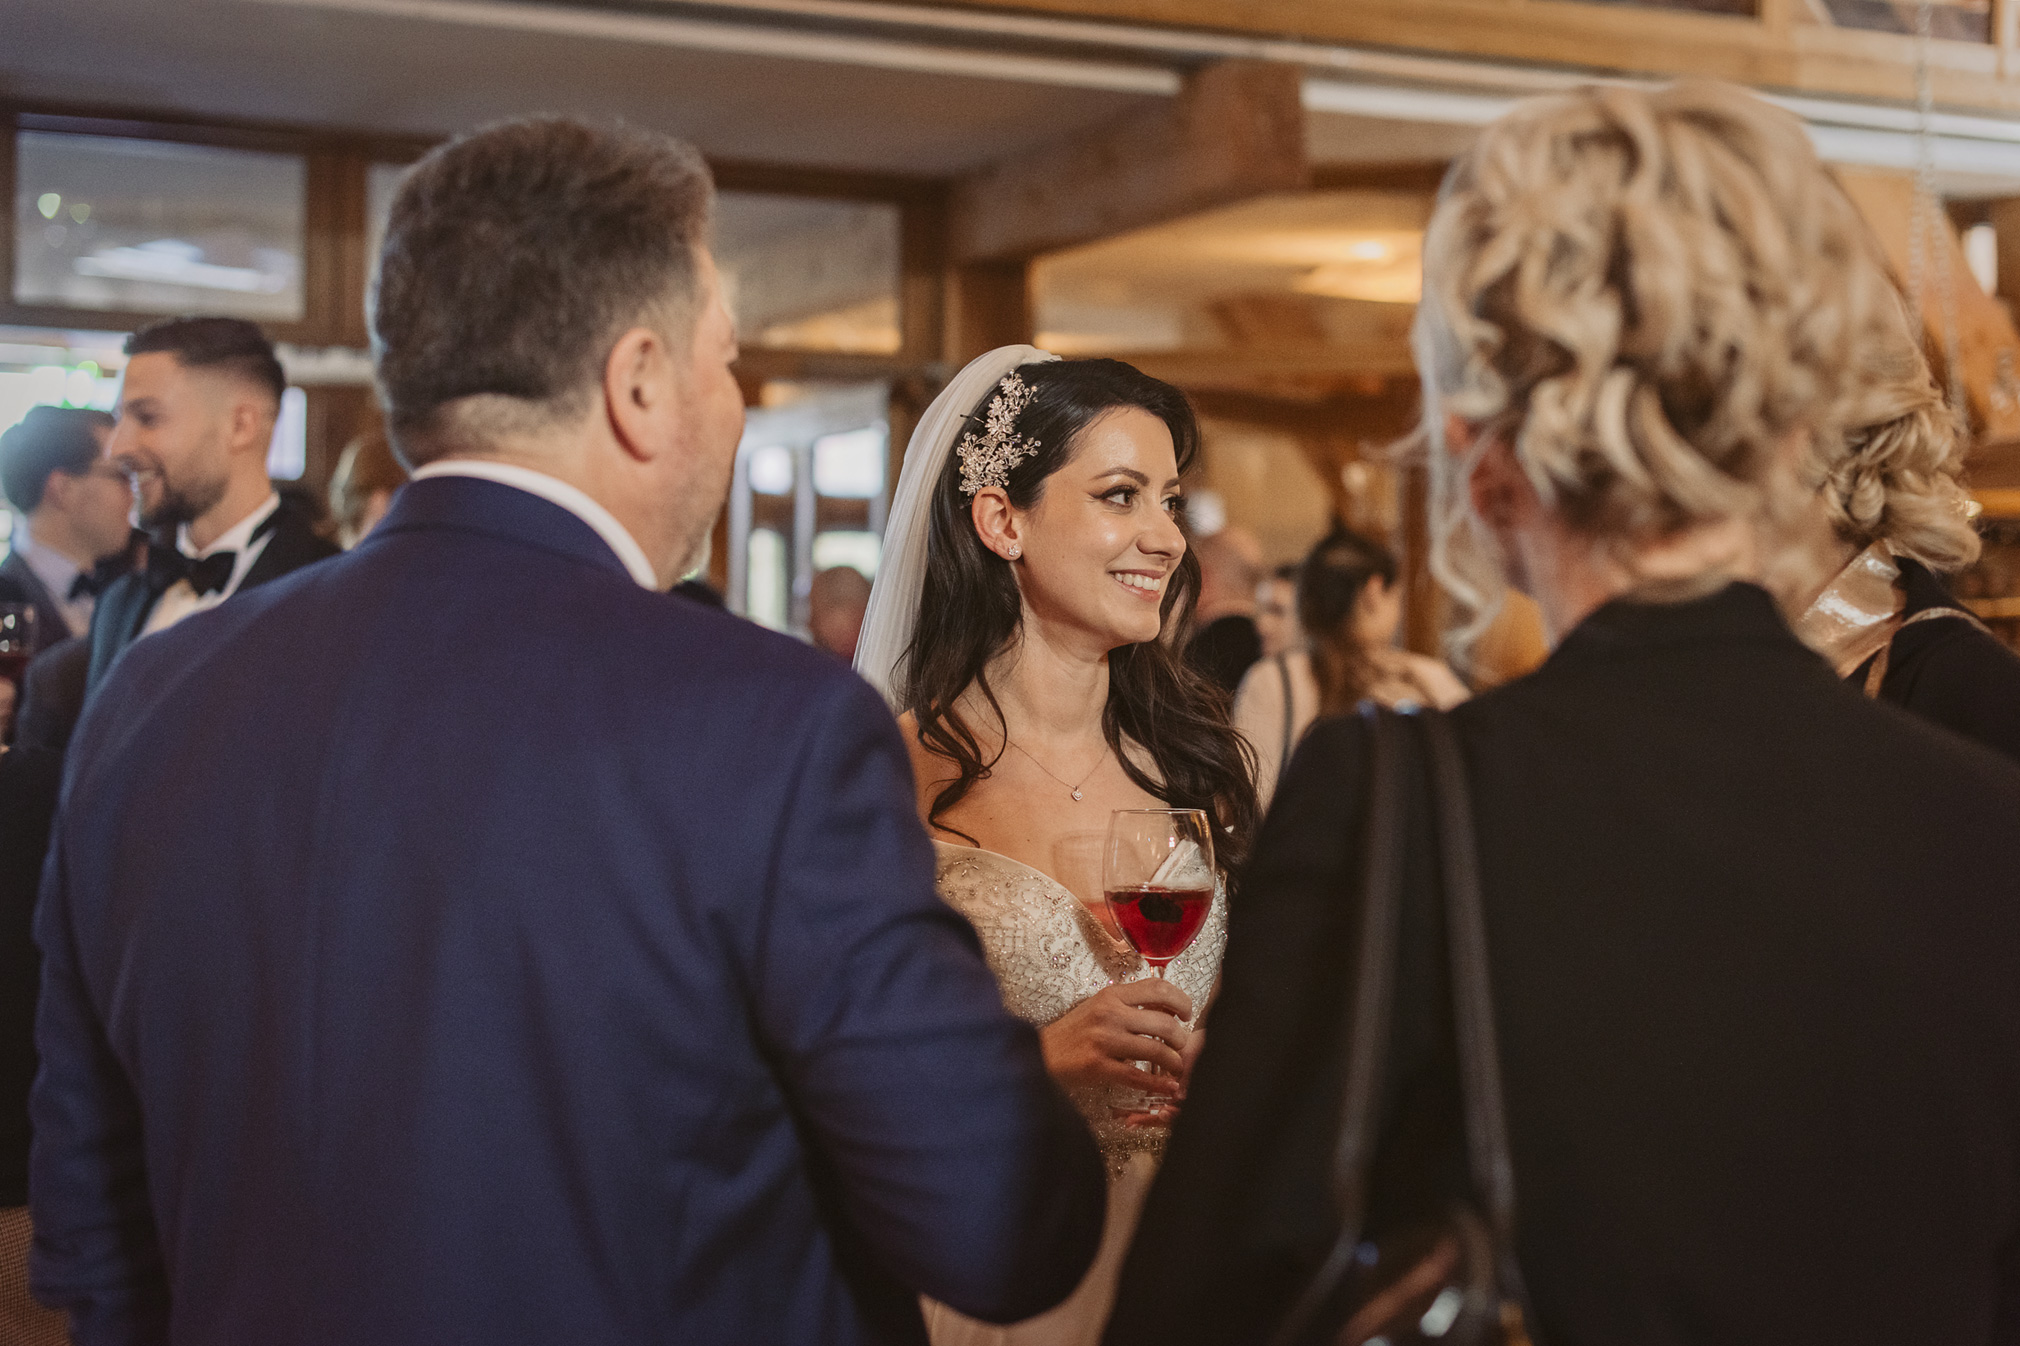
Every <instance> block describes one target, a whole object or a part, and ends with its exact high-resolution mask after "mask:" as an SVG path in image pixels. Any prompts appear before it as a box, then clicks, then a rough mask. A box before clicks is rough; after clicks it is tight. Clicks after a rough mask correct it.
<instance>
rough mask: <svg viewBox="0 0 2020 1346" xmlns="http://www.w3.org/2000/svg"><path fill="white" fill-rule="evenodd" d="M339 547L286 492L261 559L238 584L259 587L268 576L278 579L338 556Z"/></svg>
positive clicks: (275, 515)
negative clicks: (288, 497)
mask: <svg viewBox="0 0 2020 1346" xmlns="http://www.w3.org/2000/svg"><path fill="white" fill-rule="evenodd" d="M338 551H339V548H338V547H337V545H336V544H335V543H333V542H331V541H329V540H328V539H326V538H323V537H320V536H318V535H317V533H316V530H315V529H314V528H313V527H311V526H310V524H309V521H308V520H307V519H306V518H304V517H302V514H301V512H300V511H299V510H297V509H296V508H295V507H294V506H292V505H291V504H290V503H289V502H288V500H287V498H286V497H285V496H283V497H282V498H281V503H280V508H279V509H278V510H276V511H275V514H274V527H273V531H272V532H271V533H270V534H268V537H267V545H266V546H265V547H264V548H262V549H261V551H260V554H259V559H257V560H255V561H254V562H253V563H252V568H251V569H250V570H248V571H246V574H245V578H244V579H243V580H241V581H240V582H239V586H238V587H239V589H240V590H245V589H252V588H257V587H258V586H259V585H262V584H265V583H266V582H267V581H268V580H277V579H279V578H280V577H281V576H283V575H285V574H287V573H288V572H290V571H294V570H300V569H301V568H302V567H303V566H305V565H310V564H312V563H314V562H316V561H321V560H325V559H327V558H328V557H331V556H335V555H336V554H337V552H338Z"/></svg>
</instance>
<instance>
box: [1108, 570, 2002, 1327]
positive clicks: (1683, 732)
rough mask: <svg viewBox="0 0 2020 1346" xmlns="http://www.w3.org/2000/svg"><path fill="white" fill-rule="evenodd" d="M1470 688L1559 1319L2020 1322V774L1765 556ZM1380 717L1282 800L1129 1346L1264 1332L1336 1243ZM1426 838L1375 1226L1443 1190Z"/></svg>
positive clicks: (1542, 1246)
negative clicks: (1813, 646) (1845, 663)
mask: <svg viewBox="0 0 2020 1346" xmlns="http://www.w3.org/2000/svg"><path fill="white" fill-rule="evenodd" d="M1453 715H1454V720H1455V724H1456V727H1457V729H1458V732H1459V737H1460V740H1461V743H1462V746H1463V750H1464V752H1465V756H1466V759H1467V767H1468V774H1469V777H1470V780H1471V783H1472V787H1473V790H1474V792H1475V804H1476V809H1477V822H1478V834H1479V845H1480V858H1481V867H1482V871H1483V874H1484V899H1485V904H1486V914H1487V924H1488V938H1489V943H1490V947H1491V963H1492V975H1493V978H1494V992H1495V1005H1496V1015H1497V1019H1498V1023H1499V1029H1500V1033H1501V1048H1502V1060H1503V1065H1504V1074H1505V1077H1506V1085H1507V1094H1508V1110H1509V1119H1510V1132H1511V1139H1512V1146H1513V1155H1514V1162H1515V1179H1516V1188H1517V1199H1518V1204H1519V1230H1518V1243H1519V1255H1520V1258H1521V1262H1522V1265H1523V1269H1524V1271H1525V1272H1526V1273H1527V1276H1528V1282H1529V1285H1530V1288H1531V1290H1532V1292H1533V1296H1534V1302H1535V1308H1536V1310H1537V1313H1538V1318H1539V1320H1540V1327H1541V1332H1540V1334H1539V1340H1541V1341H1544V1342H1547V1343H1549V1346H1677V1344H1680V1343H1686V1342H1687V1343H1693V1346H1717V1344H1719V1343H1732V1344H1733V1346H1739V1344H1741V1343H1744V1344H1745V1346H1764V1344H1765V1343H1775V1346H1826V1344H1828V1346H1860V1344H1862V1343H1872V1346H1883V1344H1885V1346H1895V1344H1897V1343H1902V1342H1914V1343H1916V1346H1990V1344H1991V1343H2000V1344H2001V1346H2003V1344H2004V1343H2010V1342H2014V1341H2020V871H2016V868H2015V865H2014V862H2013V859H2012V847H2013V845H2014V841H2015V838H2016V837H2020V769H2016V768H2015V766H2014V765H2013V764H2012V763H2011V762H2009V761H2008V760H2007V759H2005V758H2004V757H2002V756H2000V755H1998V754H1995V753H1993V752H1990V751H1988V750H1986V749H1984V748H1982V747H1979V746H1978V745H1976V744H1972V743H1968V742H1965V741H1963V740H1960V739H1957V738H1955V737H1954V736H1952V735H1950V734H1947V733H1944V732H1942V731H1940V730H1938V729H1935V728H1933V727H1931V726H1929V725H1928V724H1926V723H1924V722H1922V721H1920V720H1918V719H1916V718H1914V717H1912V716H1909V715H1906V714H1903V713H1902V712H1901V711H1899V710H1897V709H1895V708H1894V707H1891V706H1887V705H1882V704H1878V703H1875V702H1872V701H1868V700H1866V699H1865V698H1864V697H1863V696H1861V695H1860V694H1859V693H1858V692H1857V691H1855V690H1854V689H1852V688H1851V687H1848V686H1846V685H1844V684H1843V683H1841V682H1839V681H1838V680H1837V679H1835V678H1833V677H1832V676H1831V673H1830V671H1829V669H1828V668H1827V667H1826V666H1825V665H1824V664H1823V663H1822V662H1821V661H1820V660H1819V659H1817V658H1816V657H1815V656H1814V655H1812V654H1811V653H1810V652H1809V651H1808V650H1806V649H1804V648H1803V646H1801V645H1800V644H1799V643H1797V641H1796V640H1795V638H1794V637H1793V636H1792V635H1791V634H1790V633H1789V631H1788V629H1787V628H1786V627H1785V626H1784V625H1783V623H1782V620H1781V618H1780V617H1779V616H1778V615H1777V613H1776V611H1775V609H1774V607H1773V605H1772V603H1771V602H1770V600H1769V599H1768V597H1767V596H1766V595H1765V594H1764V593H1762V592H1761V591H1760V590H1758V589H1755V588H1752V587H1750V586H1737V585H1736V586H1733V587H1732V588H1729V589H1727V590H1726V591H1724V592H1723V593H1721V594H1718V595H1715V596H1713V597H1711V598H1708V599H1704V600H1700V601H1698V602H1694V603H1690V604H1684V605H1678V606H1674V607H1646V606H1637V605H1631V604H1625V603H1615V604H1611V605H1609V606H1607V607H1605V608H1603V609H1601V610H1600V611H1599V612H1597V613H1595V614H1594V615H1593V616H1592V617H1591V618H1589V619H1588V620H1587V621H1586V622H1585V623H1583V624H1582V625H1581V626H1579V628H1578V629H1577V630H1576V631H1574V632H1573V633H1572V634H1571V635H1570V637H1569V638H1568V639H1566V640H1565V642H1564V643H1563V644H1562V646H1560V647H1559V648H1558V650H1557V651H1556V652H1555V653H1554V654H1553V655H1552V656H1551V658H1550V660H1549V661H1548V662H1547V663H1546V664H1545V665H1544V666H1543V667H1542V668H1541V669H1540V670H1539V671H1537V672H1536V673H1534V674H1533V675H1531V676H1529V677H1527V678H1523V679H1520V680H1517V681H1516V682H1513V683H1510V684H1508V685H1507V686H1505V687H1502V688H1500V689H1497V690H1495V691H1493V692H1490V693H1488V694H1486V695H1484V696H1481V697H1479V698H1478V699H1476V700H1474V701H1472V702H1469V703H1468V704H1466V705H1463V706H1461V707H1459V708H1458V709H1457V710H1456V711H1455V712H1453ZM1364 734H1365V729H1364V727H1363V726H1362V725H1361V724H1360V723H1359V722H1358V721H1356V720H1353V719H1335V720H1330V721H1325V722H1322V723H1321V724H1320V725H1319V726H1318V727H1317V728H1316V729H1314V731H1313V732H1312V734H1311V736H1310V737H1309V738H1308V739H1307V740H1306V741H1305V743H1304V746H1303V747H1302V748H1301V749H1300V750H1299V752H1298V754H1297V756H1296V758H1295V759H1294V760H1293V763H1292V765H1291V768H1290V770H1289V772H1288V774H1287V775H1286V776H1285V778H1284V782H1283V784H1282V785H1281V786H1280V787H1279V789H1278V791H1277V794H1276V799H1275V805H1274V807H1273V809H1272V810H1271V813H1270V816H1269V819H1268V821H1267V823H1266V824H1265V826H1264V829H1263V833H1262V836H1261V838H1260V841H1259V843H1258V846H1257V850H1256V855H1255V858H1254V860H1253V862H1252V864H1251V865H1250V867H1249V870H1248V873H1247V875H1246V880H1245V882H1244V884H1243V885H1242V887H1241V889H1240V891H1239V893H1238V895H1237V901H1236V904H1235V905H1234V907H1233V909H1232V912H1231V927H1230V942H1229V946H1228V954H1227V962H1226V965H1225V969H1224V980H1223V988H1222V992H1221V995H1220V998H1219V1001H1218V1003H1217V1005H1216V1006H1215V1007H1214V1009H1213V1012H1212V1018H1211V1021H1210V1023H1209V1026H1208V1027H1209V1031H1208V1034H1207V1046H1206V1051H1205V1055H1204V1057H1203V1059H1202V1060H1201V1062H1200V1064H1199V1067H1198V1070H1197V1073H1196V1075H1195V1078H1194V1082H1193V1085H1192V1089H1191V1096H1190V1098H1189V1099H1188V1101H1187V1102H1186V1104H1185V1106H1184V1109H1183V1112H1182V1114H1181V1116H1180V1118H1179V1120H1178V1124H1177V1127H1176V1130H1175V1134H1174V1135H1173V1137H1172V1142H1171V1148H1170V1152H1169V1154H1168V1156H1167V1159H1166V1162H1165V1165H1164V1168H1163V1171H1162V1173H1161V1174H1160V1176H1159V1178H1158V1180H1157V1184H1156V1186H1155V1188H1154V1189H1153V1190H1152V1192H1151V1195H1150V1198H1149V1202H1148V1205H1147V1207H1146V1209H1145V1211H1144V1213H1143V1221H1142V1226H1141V1232H1140V1233H1139V1234H1138V1236H1137V1241H1136V1243H1135V1246H1134V1247H1133V1248H1132V1250H1131V1253H1130V1256H1129V1260H1128V1263H1127V1266H1126V1268H1125V1271H1124V1274H1123V1280H1122V1285H1121V1289H1120V1295H1119V1299H1118V1308H1117V1310H1116V1314H1115V1317H1114V1319H1113V1320H1112V1322H1111V1324H1110V1327H1109V1330H1108V1338H1107V1339H1108V1341H1109V1342H1111V1343H1146V1344H1148V1343H1156V1346H1175V1344H1177V1343H1203V1342H1249V1341H1259V1340H1262V1339H1265V1338H1266V1337H1267V1335H1268V1332H1269V1328H1270V1324H1271V1323H1272V1322H1273V1321H1274V1320H1275V1319H1276V1318H1277V1317H1278V1315H1280V1314H1281V1312H1282V1311H1283V1310H1284V1308H1285V1307H1286V1306H1287V1305H1288V1303H1289V1301H1290V1299H1291V1298H1292V1296H1293V1295H1294V1294H1295V1292H1296V1290H1297V1289H1298V1287H1299V1286H1300V1284H1301V1283H1302V1280H1303V1278H1304V1276H1305V1275H1306V1274H1307V1273H1308V1272H1309V1270H1310V1269H1311V1266H1312V1263H1313V1260H1314V1259H1315V1258H1316V1257H1317V1256H1318V1255H1319V1253H1320V1252H1322V1251H1323V1249H1324V1247H1325V1245H1326V1243H1327V1242H1328V1240H1329V1238H1330V1237H1331V1234H1332V1230H1333V1220H1332V1217H1331V1212H1330V1210H1329V1208H1328V1200H1327V1196H1326V1192H1327V1183H1326V1167H1327V1160H1328V1155H1329V1151H1330V1147H1331V1145H1332V1142H1333V1140H1334V1125H1335V1121H1336V1116H1337V1101H1338V1098H1339V1087H1340V1071H1339V1069H1338V1065H1339V1062H1338V1053H1339V1050H1340V1042H1341V1034H1340V1020H1341V1015H1342V1006H1343V1005H1344V1004H1345V1003H1346V1002H1345V998H1344V997H1345V995H1346V992H1347V991H1348V989H1349V988H1348V982H1349V980H1350V978H1349V977H1347V976H1345V975H1343V970H1344V969H1346V968H1348V967H1350V966H1351V965H1352V963H1351V957H1352V949H1351V947H1350V946H1351V938H1350V932H1351V931H1352V930H1353V929H1355V924H1354V922H1355V921H1356V920H1357V917H1356V916H1355V908H1356V906H1357V889H1358V866H1359V864H1360V855H1361V848H1362V847H1361V838H1360V834H1361V828H1362V821H1361V819H1362V810H1363V800H1362V793H1363V789H1364V787H1363V785H1362V783H1361V782H1362V780H1363V774H1364V771H1365V761H1366V755H1365V751H1364ZM1421 793H1422V791H1421V786H1420V787H1419V795H1420V796H1421ZM1415 813H1416V814H1417V815H1418V816H1419V817H1421V816H1422V814H1423V809H1422V807H1421V798H1420V800H1419V807H1418V809H1416V810H1415ZM1424 841H1425V838H1424V836H1423V825H1422V823H1421V822H1419V824H1418V835H1417V836H1416V838H1415V840H1414V843H1413V845H1412V847H1411V855H1412V867H1411V868H1409V869H1408V870H1407V878H1408V882H1409V890H1408V891H1409V894H1410V899H1409V902H1408V903H1407V904H1406V905H1407V910H1408V912H1409V916H1408V919H1407V920H1406V923H1405V927H1404V936H1403V937H1404V949H1403V959H1404V963H1403V971H1402V974H1401V980H1402V983H1403V985H1404V986H1405V987H1406V988H1408V993H1407V994H1406V995H1405V996H1404V997H1403V999H1402V1000H1401V1002H1400V1004H1399V1015H1400V1027H1399V1043H1400V1051H1401V1053H1402V1058H1401V1061H1400V1063H1399V1065H1398V1068H1397V1070H1396V1072H1395V1074H1394V1076H1393V1077H1392V1079H1391V1083H1390V1092H1389V1105H1388V1121H1387V1123H1386V1124H1385V1128H1384V1131H1383V1138H1382V1140H1381V1142H1380V1153H1381V1156H1382V1159H1381V1165H1380V1173H1379V1174H1378V1175H1377V1176H1378V1180H1377V1182H1376V1184H1375V1188H1374V1192H1373V1220H1374V1225H1375V1228H1376V1229H1377V1230H1378V1231H1380V1230H1382V1229H1387V1228H1393V1227H1394V1226H1395V1225H1397V1224H1398V1223H1400V1222H1401V1221H1402V1220H1404V1219H1405V1218H1407V1216H1408V1214H1409V1213H1410V1212H1411V1211H1413V1210H1415V1209H1420V1208H1427V1207H1428V1206H1429V1205H1430V1204H1431V1203H1433V1202H1434V1201H1436V1200H1437V1198H1438V1194H1439V1193H1440V1192H1441V1191H1447V1190H1453V1189H1454V1188H1455V1187H1456V1186H1457V1178H1456V1169H1457V1165H1456V1161H1455V1159H1454V1154H1455V1146H1454V1144H1453V1139H1454V1132H1455V1129H1456V1128H1455V1126H1454V1125H1453V1123H1452V1121H1451V1117H1452V1112H1451V1109H1452V1107H1453V1089H1454V1085H1453V1078H1452V1074H1451V1053H1450V1051H1449V1049H1448V1048H1447V1047H1445V1046H1444V1045H1443V1044H1444V1042H1445V1038H1444V1037H1443V1034H1442V1031H1441V1028H1442V1025H1443V1023H1444V1022H1445V1018H1444V1015H1443V1013H1442V1008H1441V1007H1442V1006H1443V1004H1444V1003H1446V1002H1445V1000H1444V997H1445V995H1446V991H1445V989H1444V988H1443V986H1442V985H1441V984H1440V973H1439V971H1438V969H1439V968H1440V967H1441V966H1442V964H1441V962H1440V961H1439V958H1438V954H1437V952H1436V951H1437V949H1438V943H1437V941H1438V940H1439V939H1440V938H1441V937H1442V934H1441V931H1440V929H1439V926H1440V922H1439V920H1438V918H1437V916H1436V914H1435V907H1434V906H1433V905H1432V900H1431V893H1430V891H1429V883H1430V875H1429V863H1430V862H1429V861H1428V859H1427V858H1426V856H1427V848H1426V846H1425V844H1424Z"/></svg>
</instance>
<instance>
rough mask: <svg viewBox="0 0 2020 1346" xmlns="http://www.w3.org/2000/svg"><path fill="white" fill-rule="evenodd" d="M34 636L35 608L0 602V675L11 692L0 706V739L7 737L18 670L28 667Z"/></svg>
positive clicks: (18, 685) (16, 699)
mask: <svg viewBox="0 0 2020 1346" xmlns="http://www.w3.org/2000/svg"><path fill="white" fill-rule="evenodd" d="M34 640H35V609H34V608H33V607H32V606H30V605H29V604H27V603H0V679H4V680H6V681H7V682H10V683H12V684H14V689H15V695H14V696H12V697H10V698H9V699H8V701H7V704H6V705H4V706H0V741H5V740H7V739H8V737H9V735H8V728H9V722H10V721H11V720H12V719H13V718H14V707H15V705H16V703H18V702H19V700H20V688H21V673H22V670H24V669H26V668H27V667H28V649H29V646H30V645H32V644H33V643H34Z"/></svg>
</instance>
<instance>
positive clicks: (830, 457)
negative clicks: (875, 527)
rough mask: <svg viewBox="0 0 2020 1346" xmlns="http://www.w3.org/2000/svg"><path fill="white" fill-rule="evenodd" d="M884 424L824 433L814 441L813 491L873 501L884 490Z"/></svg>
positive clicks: (844, 498)
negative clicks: (829, 433)
mask: <svg viewBox="0 0 2020 1346" xmlns="http://www.w3.org/2000/svg"><path fill="white" fill-rule="evenodd" d="M884 437H885V429H884V426H883V425H882V424H878V425H866V426H864V427H862V428H861V429H860V430H844V431H843V432H842V433H840V434H838V435H823V436H822V437H821V438H819V439H817V440H815V441H814V490H815V491H816V492H817V493H818V494H820V495H824V496H829V497H831V498H834V499H840V500H873V499H875V498H877V497H878V496H881V495H882V494H883V493H884Z"/></svg>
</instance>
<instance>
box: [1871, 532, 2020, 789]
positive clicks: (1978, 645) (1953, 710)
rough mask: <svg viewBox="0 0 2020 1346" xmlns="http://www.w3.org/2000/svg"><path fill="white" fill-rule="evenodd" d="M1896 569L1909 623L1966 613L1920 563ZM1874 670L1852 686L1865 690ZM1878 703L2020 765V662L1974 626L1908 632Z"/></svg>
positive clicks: (1928, 625) (1927, 625)
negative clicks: (1930, 614)
mask: <svg viewBox="0 0 2020 1346" xmlns="http://www.w3.org/2000/svg"><path fill="white" fill-rule="evenodd" d="M1895 564H1897V565H1899V566H1900V568H1901V587H1902V589H1903V590H1905V591H1906V593H1907V596H1908V602H1907V606H1906V607H1905V608H1904V609H1903V610H1902V613H1901V615H1902V616H1903V617H1908V618H1912V617H1913V616H1915V614H1917V613H1920V612H1927V611H1929V610H1931V609H1934V608H1952V609H1955V610H1957V611H1960V612H1961V611H1964V610H1965V608H1964V605H1963V604H1962V603H1959V602H1957V600H1955V599H1954V598H1952V597H1950V593H1949V591H1948V590H1947V589H1945V588H1944V587H1943V582H1942V581H1941V580H1939V579H1937V578H1936V577H1935V576H1934V575H1932V574H1930V573H1929V571H1928V569H1927V568H1926V567H1924V566H1923V565H1922V564H1921V563H1920V562H1919V561H1911V560H1909V559H1907V558H1906V557H1901V558H1897V560H1896V562H1895ZM1877 657H1878V656H1875V658H1877ZM1870 667H1871V660H1868V661H1867V662H1866V664H1864V665H1861V666H1860V668H1859V669H1858V671H1857V672H1855V673H1853V674H1852V676H1851V679H1850V681H1851V683H1852V685H1853V686H1855V687H1863V686H1865V685H1866V672H1867V669H1868V668H1870ZM1880 699H1881V700H1882V701H1891V702H1893V703H1894V704H1895V705H1897V706H1901V707H1904V708H1905V709H1908V710H1911V711H1913V712H1915V714H1917V715H1920V716H1922V717H1923V718H1924V719H1929V720H1934V721H1935V722H1936V723H1937V724H1940V725H1942V726H1943V727H1944V728H1946V729H1953V730H1955V731H1956V732H1957V733H1960V734H1962V735H1963V736H1964V737H1965V738H1970V739H1976V740H1977V741H1978V742H1980V743H1983V744H1984V745H1985V746H1986V747H1988V748H1997V749H1998V750H1999V751H2000V752H2003V753H2005V754H2006V755H2007V756H2008V757H2011V758H2013V759H2014V760H2015V761H2020V654H2015V653H2014V652H2013V651H2012V650H2010V649H2008V648H2006V646H2004V645H2002V644H2000V643H1999V640H1998V638H1997V637H1996V636H1994V635H1992V634H1991V633H1990V632H1988V631H1986V630H1985V628H1984V627H1982V626H1980V625H1978V623H1976V622H1969V621H1957V620H1954V619H1949V618H1939V619H1936V620H1933V621H1931V620H1924V621H1919V622H1914V623H1913V624H1912V625H1909V626H1904V627H1902V628H1901V630H1900V632H1899V633H1898V634H1896V635H1895V637H1894V643H1893V648H1892V649H1891V650H1890V651H1889V652H1888V656H1887V672H1886V676H1885V677H1883V678H1882V679H1881V680H1880Z"/></svg>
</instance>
